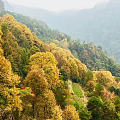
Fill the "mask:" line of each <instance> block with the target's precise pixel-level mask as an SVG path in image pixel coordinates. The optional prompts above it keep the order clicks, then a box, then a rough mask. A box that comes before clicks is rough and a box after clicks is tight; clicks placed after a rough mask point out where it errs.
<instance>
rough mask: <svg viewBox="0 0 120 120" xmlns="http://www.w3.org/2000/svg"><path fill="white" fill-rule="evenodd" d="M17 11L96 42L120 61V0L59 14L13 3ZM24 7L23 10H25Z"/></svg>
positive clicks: (84, 39)
mask: <svg viewBox="0 0 120 120" xmlns="http://www.w3.org/2000/svg"><path fill="white" fill-rule="evenodd" d="M11 6H12V8H14V10H13V11H14V12H17V13H21V14H24V15H26V16H30V17H33V18H37V19H40V20H43V21H45V22H46V23H47V24H48V25H49V26H50V27H52V28H54V29H58V30H59V31H63V32H65V33H67V34H69V35H71V36H72V37H73V38H75V39H80V40H82V41H87V42H94V43H95V44H97V45H100V46H102V47H103V48H104V50H107V52H108V53H109V55H111V56H113V57H114V58H115V60H116V61H118V62H120V59H119V58H120V49H119V47H120V45H119V42H120V32H119V30H120V16H119V14H120V12H119V11H120V1H119V0H109V2H107V3H102V4H99V5H96V6H95V7H94V8H92V9H86V10H80V11H66V12H62V13H59V14H56V13H53V12H49V11H46V10H43V9H35V8H25V7H22V6H15V5H11ZM21 8H22V9H21Z"/></svg>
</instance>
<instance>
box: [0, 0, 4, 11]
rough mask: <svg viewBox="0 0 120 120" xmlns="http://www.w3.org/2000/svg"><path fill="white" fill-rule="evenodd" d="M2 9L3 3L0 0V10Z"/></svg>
mask: <svg viewBox="0 0 120 120" xmlns="http://www.w3.org/2000/svg"><path fill="white" fill-rule="evenodd" d="M3 9H4V3H3V1H2V0H0V10H3Z"/></svg>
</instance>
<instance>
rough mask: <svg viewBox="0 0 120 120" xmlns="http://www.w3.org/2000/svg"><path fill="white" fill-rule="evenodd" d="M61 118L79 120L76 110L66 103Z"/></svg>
mask: <svg viewBox="0 0 120 120" xmlns="http://www.w3.org/2000/svg"><path fill="white" fill-rule="evenodd" d="M63 120H80V118H79V115H78V112H77V111H76V109H75V107H74V106H71V105H68V106H66V107H65V110H64V111H63Z"/></svg>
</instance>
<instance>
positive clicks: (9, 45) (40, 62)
mask: <svg viewBox="0 0 120 120" xmlns="http://www.w3.org/2000/svg"><path fill="white" fill-rule="evenodd" d="M0 61H1V62H0V106H1V107H0V111H1V112H0V119H1V120H5V119H8V120H9V119H13V120H14V119H16V120H18V119H19V120H22V119H23V120H30V119H36V120H45V119H51V120H69V119H70V120H80V119H82V120H97V119H98V118H99V119H111V118H112V120H115V119H116V120H119V119H120V116H119V107H118V106H119V103H120V99H119V98H118V97H117V95H114V93H111V92H110V88H111V87H114V88H115V89H116V90H118V89H119V83H117V82H116V81H115V77H114V76H112V74H111V73H110V72H109V71H103V70H102V71H90V70H88V68H87V67H86V65H85V64H83V63H82V62H81V61H80V60H78V59H76V58H75V57H74V56H73V55H72V54H71V52H70V51H69V50H66V49H63V48H60V47H58V46H56V45H55V44H54V43H51V44H46V43H44V42H42V41H40V39H38V38H37V37H36V36H35V35H34V34H32V32H31V31H30V30H29V29H28V28H27V26H26V25H24V24H21V23H19V22H18V21H16V20H15V18H14V17H13V16H11V15H9V14H6V15H5V16H3V17H0ZM17 74H18V75H19V76H18V75H17ZM68 81H70V82H68ZM72 82H73V85H74V84H75V83H74V82H76V84H75V85H76V86H78V87H76V86H75V87H74V88H73V87H72ZM69 83H70V84H69ZM68 84H69V85H68ZM79 84H81V87H80V86H79ZM69 88H71V91H72V88H73V89H74V93H71V92H70V89H69ZM76 88H77V89H76ZM83 88H84V92H83ZM81 89H82V90H81ZM78 91H79V92H80V91H81V92H83V95H84V93H85V95H87V97H85V96H83V95H80V93H79V92H78ZM81 97H83V100H85V101H83V103H82V100H81ZM86 98H87V99H88V101H87V100H86ZM113 108H114V109H113Z"/></svg>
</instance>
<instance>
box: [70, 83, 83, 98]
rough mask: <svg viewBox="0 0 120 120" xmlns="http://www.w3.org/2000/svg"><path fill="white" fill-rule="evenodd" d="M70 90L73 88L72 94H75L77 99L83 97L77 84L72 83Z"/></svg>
mask: <svg viewBox="0 0 120 120" xmlns="http://www.w3.org/2000/svg"><path fill="white" fill-rule="evenodd" d="M72 88H73V92H74V94H75V95H76V96H77V97H79V98H82V97H83V93H82V90H81V88H80V87H79V84H77V83H73V84H72Z"/></svg>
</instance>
